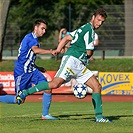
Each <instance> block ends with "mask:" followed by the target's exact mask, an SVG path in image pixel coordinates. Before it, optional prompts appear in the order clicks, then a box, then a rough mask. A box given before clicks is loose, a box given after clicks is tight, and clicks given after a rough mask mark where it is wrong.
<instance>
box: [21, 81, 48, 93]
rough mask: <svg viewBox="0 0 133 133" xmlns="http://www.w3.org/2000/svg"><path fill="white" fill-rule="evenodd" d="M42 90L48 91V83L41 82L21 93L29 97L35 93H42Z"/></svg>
mask: <svg viewBox="0 0 133 133" xmlns="http://www.w3.org/2000/svg"><path fill="white" fill-rule="evenodd" d="M43 90H50V88H49V85H48V82H46V81H45V82H41V83H39V84H37V85H35V86H33V87H31V88H28V89H26V90H23V93H24V94H25V95H26V96H28V95H31V94H33V93H35V92H40V91H43Z"/></svg>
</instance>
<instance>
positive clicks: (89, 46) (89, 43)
mask: <svg viewBox="0 0 133 133" xmlns="http://www.w3.org/2000/svg"><path fill="white" fill-rule="evenodd" d="M84 41H85V46H86V50H94V39H93V36H91V35H90V33H89V31H88V32H86V34H85V35H84Z"/></svg>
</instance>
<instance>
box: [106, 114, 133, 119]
mask: <svg viewBox="0 0 133 133" xmlns="http://www.w3.org/2000/svg"><path fill="white" fill-rule="evenodd" d="M122 117H128V118H129V117H131V118H132V117H133V115H117V116H109V117H108V118H109V119H111V120H118V119H120V118H122Z"/></svg>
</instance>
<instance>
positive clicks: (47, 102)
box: [42, 92, 52, 116]
mask: <svg viewBox="0 0 133 133" xmlns="http://www.w3.org/2000/svg"><path fill="white" fill-rule="evenodd" d="M51 100H52V94H48V93H45V92H44V94H43V98H42V104H43V110H42V115H43V116H45V115H48V111H49V108H50V104H51Z"/></svg>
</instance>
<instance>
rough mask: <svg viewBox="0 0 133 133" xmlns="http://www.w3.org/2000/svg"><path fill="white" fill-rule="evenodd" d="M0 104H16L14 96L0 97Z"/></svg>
mask: <svg viewBox="0 0 133 133" xmlns="http://www.w3.org/2000/svg"><path fill="white" fill-rule="evenodd" d="M0 102H2V103H6V104H16V96H14V95H3V96H0Z"/></svg>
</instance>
